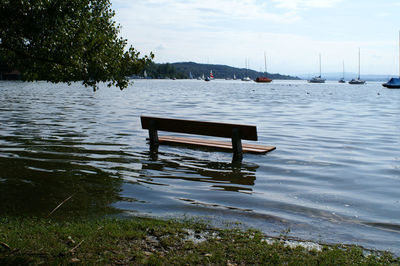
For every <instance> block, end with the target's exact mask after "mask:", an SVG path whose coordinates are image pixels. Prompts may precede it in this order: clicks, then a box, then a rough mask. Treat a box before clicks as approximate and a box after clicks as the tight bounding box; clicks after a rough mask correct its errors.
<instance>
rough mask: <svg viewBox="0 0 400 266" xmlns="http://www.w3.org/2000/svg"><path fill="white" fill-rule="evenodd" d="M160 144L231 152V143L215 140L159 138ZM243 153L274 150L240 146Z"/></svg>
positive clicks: (260, 146)
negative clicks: (210, 148)
mask: <svg viewBox="0 0 400 266" xmlns="http://www.w3.org/2000/svg"><path fill="white" fill-rule="evenodd" d="M158 138H159V142H160V144H163V143H165V144H167V143H171V144H187V145H196V146H203V147H212V148H219V149H225V150H232V143H231V142H227V141H216V140H206V139H196V138H182V137H175V136H159V137H158ZM242 148H243V152H247V153H267V152H269V151H272V150H275V147H273V146H264V145H256V144H247V143H246V144H245V143H243V144H242Z"/></svg>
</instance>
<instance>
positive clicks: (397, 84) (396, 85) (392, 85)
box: [382, 31, 400, 89]
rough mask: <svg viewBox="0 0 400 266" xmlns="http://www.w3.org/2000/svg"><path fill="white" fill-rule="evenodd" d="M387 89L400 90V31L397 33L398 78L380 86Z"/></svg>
mask: <svg viewBox="0 0 400 266" xmlns="http://www.w3.org/2000/svg"><path fill="white" fill-rule="evenodd" d="M382 86H383V87H385V88H388V89H400V31H399V77H398V78H391V79H390V80H389V81H388V82H386V83H383V84H382Z"/></svg>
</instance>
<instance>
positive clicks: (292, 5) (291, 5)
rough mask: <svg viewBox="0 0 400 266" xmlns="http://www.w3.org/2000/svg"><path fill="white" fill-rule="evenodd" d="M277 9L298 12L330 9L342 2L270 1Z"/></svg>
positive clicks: (311, 0) (310, 0) (312, 0)
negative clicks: (312, 9) (310, 9)
mask: <svg viewBox="0 0 400 266" xmlns="http://www.w3.org/2000/svg"><path fill="white" fill-rule="evenodd" d="M272 1H273V2H275V3H276V6H277V7H279V8H285V9H291V10H299V9H307V8H330V7H333V6H335V5H336V4H338V3H340V2H342V1H343V0H272Z"/></svg>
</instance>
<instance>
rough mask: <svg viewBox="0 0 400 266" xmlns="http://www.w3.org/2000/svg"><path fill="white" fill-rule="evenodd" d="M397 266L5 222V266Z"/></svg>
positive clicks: (350, 251) (283, 247)
mask: <svg viewBox="0 0 400 266" xmlns="http://www.w3.org/2000/svg"><path fill="white" fill-rule="evenodd" d="M42 263H44V264H70V263H83V264H113V265H114V264H134V265H135V264H159V265H170V264H190V265H192V264H201V265H204V264H218V265H239V264H240V265H242V264H271V265H277V264H288V265H321V264H322V265H367V264H368V265H398V264H399V263H400V260H399V258H395V257H393V256H392V255H391V254H389V253H387V252H383V253H376V254H374V253H369V252H368V254H367V253H366V252H365V250H363V249H361V248H359V247H355V246H350V247H344V246H320V245H308V246H306V247H304V246H301V245H294V244H289V245H288V244H287V242H286V241H284V237H282V239H281V240H279V239H275V240H274V239H271V238H268V237H266V236H265V235H264V234H263V233H262V232H260V231H257V230H247V231H243V230H239V229H218V228H213V227H210V226H209V225H207V224H204V223H198V222H193V221H175V220H167V221H164V220H157V219H150V218H138V217H134V218H131V219H110V218H106V219H103V218H102V219H90V220H89V219H83V220H72V221H70V220H69V221H66V220H61V221H60V220H57V219H44V218H35V217H31V218H25V217H24V218H22V217H17V218H16V217H2V218H0V264H1V265H15V264H18V265H24V264H42Z"/></svg>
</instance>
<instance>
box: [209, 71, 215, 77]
mask: <svg viewBox="0 0 400 266" xmlns="http://www.w3.org/2000/svg"><path fill="white" fill-rule="evenodd" d="M210 79H214V75H213V73H212V70H210Z"/></svg>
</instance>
